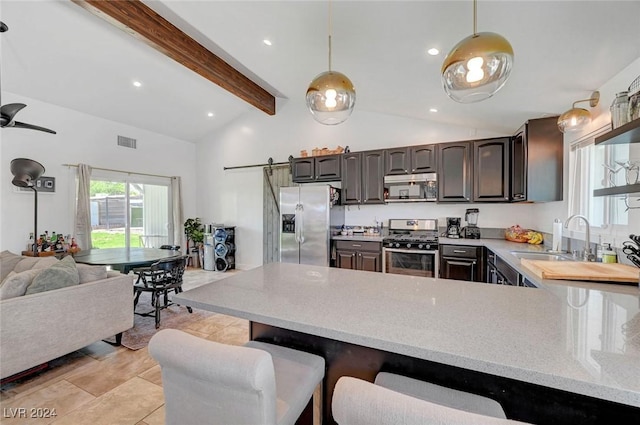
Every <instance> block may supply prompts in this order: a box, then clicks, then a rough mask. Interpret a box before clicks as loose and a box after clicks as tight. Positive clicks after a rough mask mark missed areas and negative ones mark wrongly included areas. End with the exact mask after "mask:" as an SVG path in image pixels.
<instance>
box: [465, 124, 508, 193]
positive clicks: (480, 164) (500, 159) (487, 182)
mask: <svg viewBox="0 0 640 425" xmlns="http://www.w3.org/2000/svg"><path fill="white" fill-rule="evenodd" d="M473 161H474V164H473V200H474V201H475V202H506V201H508V200H509V138H506V137H503V138H499V139H489V140H476V141H474V142H473Z"/></svg>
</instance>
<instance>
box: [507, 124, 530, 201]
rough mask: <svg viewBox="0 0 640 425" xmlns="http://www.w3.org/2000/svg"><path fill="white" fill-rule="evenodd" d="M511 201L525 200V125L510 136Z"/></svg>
mask: <svg viewBox="0 0 640 425" xmlns="http://www.w3.org/2000/svg"><path fill="white" fill-rule="evenodd" d="M510 192H511V193H510V197H511V200H513V201H526V200H527V136H526V131H525V126H523V127H521V128H520V130H518V132H517V133H516V134H515V136H513V137H512V138H511V189H510Z"/></svg>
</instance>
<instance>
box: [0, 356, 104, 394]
mask: <svg viewBox="0 0 640 425" xmlns="http://www.w3.org/2000/svg"><path fill="white" fill-rule="evenodd" d="M93 363H97V360H95V359H92V358H91V357H88V356H86V355H85V354H83V353H81V352H79V351H75V352H73V353H70V354H67V355H66V356H62V357H60V358H58V359H55V360H52V361H50V362H49V367H48V368H47V369H46V370H43V371H41V372H38V373H36V374H34V375H32V376H29V377H26V378H22V379H20V380H18V381H16V382H12V383H9V384H5V385H3V386H2V391H0V400H2V401H3V403H4V400H8V399H13V398H20V397H24V396H27V395H29V394H31V393H33V392H35V391H38V390H40V389H41V388H43V387H45V386H47V385H52V384H54V383H56V382H58V381H60V380H62V379H64V378H65V377H66V376H67V375H68V374H69V373H73V372H74V371H76V370H78V369H80V368H83V367H85V366H87V365H91V364H93Z"/></svg>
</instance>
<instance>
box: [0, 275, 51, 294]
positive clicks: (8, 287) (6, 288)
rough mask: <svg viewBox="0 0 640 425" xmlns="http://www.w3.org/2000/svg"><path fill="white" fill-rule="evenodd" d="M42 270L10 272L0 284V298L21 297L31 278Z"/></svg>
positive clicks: (31, 280)
mask: <svg viewBox="0 0 640 425" xmlns="http://www.w3.org/2000/svg"><path fill="white" fill-rule="evenodd" d="M40 272H42V270H27V271H24V272H22V273H16V272H13V271H12V272H11V273H9V275H8V276H7V278H6V279H5V280H4V281H3V282H2V285H1V286H0V300H8V299H9V298H15V297H21V296H23V295H24V294H25V292H26V291H27V288H28V287H29V285H31V282H33V279H34V278H35V277H36V276H37V275H38V274H39V273H40Z"/></svg>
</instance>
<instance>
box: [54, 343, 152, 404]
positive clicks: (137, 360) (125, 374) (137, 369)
mask: <svg viewBox="0 0 640 425" xmlns="http://www.w3.org/2000/svg"><path fill="white" fill-rule="evenodd" d="M157 364H158V363H157V362H156V361H155V360H153V359H152V358H151V356H150V355H149V352H148V350H147V349H146V348H143V349H141V350H137V351H132V350H125V351H122V352H119V353H118V355H117V356H113V357H108V358H106V359H105V360H102V361H100V362H98V363H97V364H93V365H91V367H86V368H82V369H81V370H78V371H77V372H76V373H72V374H70V375H69V376H67V377H66V379H67V380H68V381H69V382H71V383H73V384H74V385H77V386H78V387H80V388H82V389H83V390H85V391H87V392H89V393H91V394H93V395H94V396H100V395H102V394H104V393H106V392H108V391H111V390H112V389H114V388H115V387H117V386H118V385H120V384H122V383H124V382H126V381H127V380H128V379H131V378H133V377H134V376H137V375H139V374H141V373H143V372H145V371H147V370H149V369H151V368H152V367H154V366H156V365H157Z"/></svg>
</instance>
